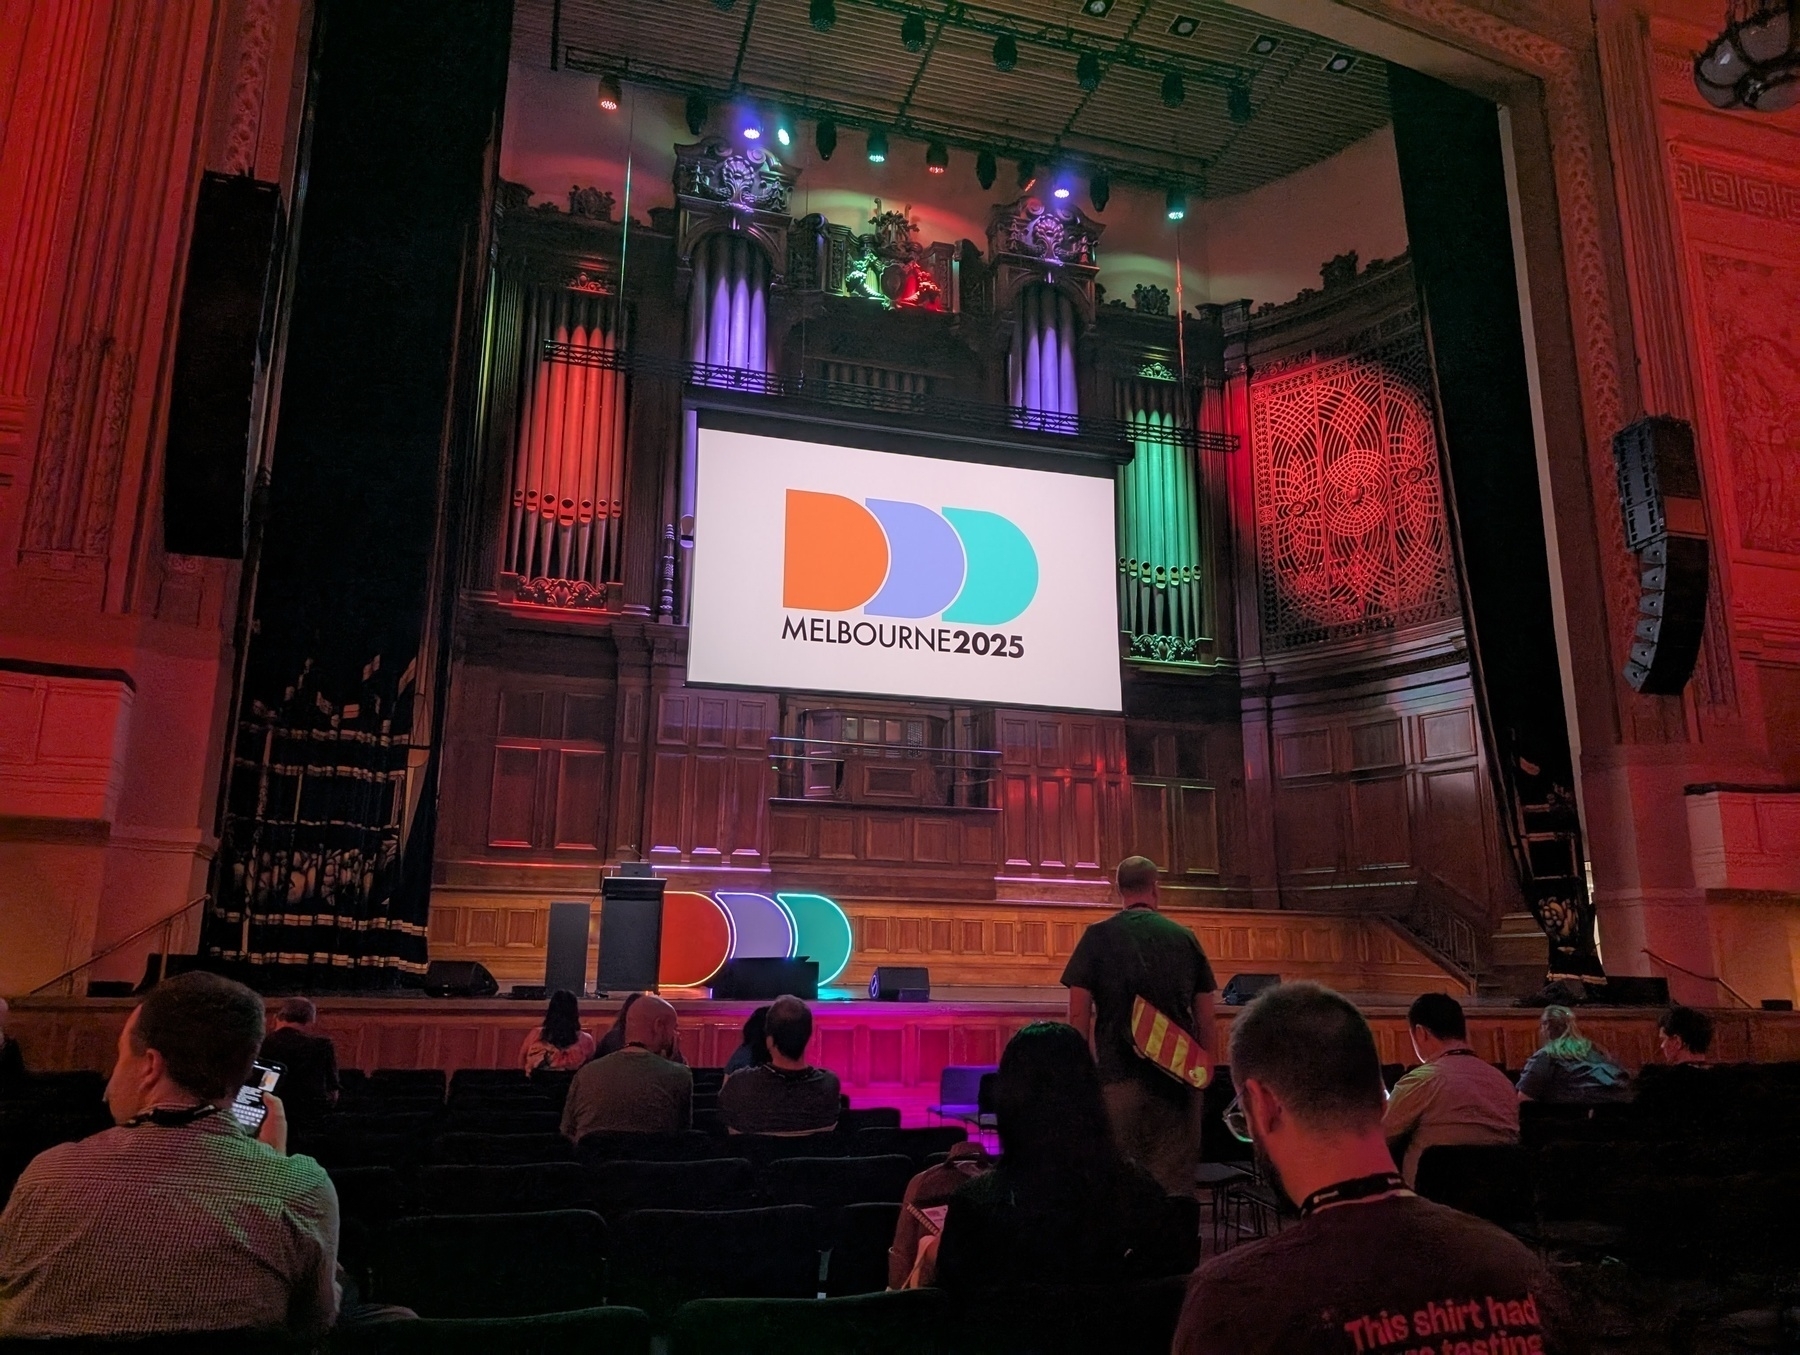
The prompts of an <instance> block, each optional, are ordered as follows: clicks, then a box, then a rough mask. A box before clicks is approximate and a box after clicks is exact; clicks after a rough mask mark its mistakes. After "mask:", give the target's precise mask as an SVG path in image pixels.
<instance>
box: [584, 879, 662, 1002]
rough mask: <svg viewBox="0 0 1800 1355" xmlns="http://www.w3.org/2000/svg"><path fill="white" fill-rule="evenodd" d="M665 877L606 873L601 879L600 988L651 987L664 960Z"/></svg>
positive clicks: (614, 990) (606, 990) (647, 989)
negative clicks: (663, 916)
mask: <svg viewBox="0 0 1800 1355" xmlns="http://www.w3.org/2000/svg"><path fill="white" fill-rule="evenodd" d="M665 883H666V882H665V881H663V880H661V879H658V878H656V877H655V876H643V875H637V874H631V875H624V874H621V875H608V876H607V877H606V878H605V879H603V880H601V881H600V977H599V979H598V980H597V981H596V983H595V985H594V986H595V988H596V989H597V990H598V991H599V992H602V993H622V992H650V991H651V990H653V989H654V988H655V987H656V977H657V970H658V969H659V968H660V967H661V964H662V915H663V888H664V886H665Z"/></svg>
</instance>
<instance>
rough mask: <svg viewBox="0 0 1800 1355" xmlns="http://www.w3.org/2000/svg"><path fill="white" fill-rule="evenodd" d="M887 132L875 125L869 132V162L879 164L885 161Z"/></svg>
mask: <svg viewBox="0 0 1800 1355" xmlns="http://www.w3.org/2000/svg"><path fill="white" fill-rule="evenodd" d="M887 153H888V144H887V133H886V132H884V131H882V130H881V128H879V127H877V128H875V129H873V130H872V131H871V132H870V133H869V163H870V164H871V165H881V164H886V163H887Z"/></svg>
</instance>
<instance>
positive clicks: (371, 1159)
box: [293, 1129, 420, 1171]
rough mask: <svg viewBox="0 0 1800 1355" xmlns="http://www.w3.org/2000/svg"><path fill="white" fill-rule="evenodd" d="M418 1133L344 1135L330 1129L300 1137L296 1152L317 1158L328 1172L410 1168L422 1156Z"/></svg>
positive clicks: (294, 1145)
mask: <svg viewBox="0 0 1800 1355" xmlns="http://www.w3.org/2000/svg"><path fill="white" fill-rule="evenodd" d="M419 1146H420V1140H419V1138H418V1136H417V1135H415V1134H343V1133H333V1132H332V1131H331V1130H329V1129H322V1130H318V1131H316V1132H314V1133H309V1134H307V1135H306V1136H305V1137H303V1138H298V1139H296V1140H295V1142H294V1144H293V1151H294V1152H296V1153H304V1154H305V1155H306V1156H308V1157H312V1158H316V1159H318V1162H319V1165H320V1166H322V1167H324V1168H325V1169H326V1170H327V1171H336V1170H338V1169H340V1168H347V1167H408V1166H410V1165H412V1163H413V1162H414V1161H416V1160H417V1159H418V1156H419Z"/></svg>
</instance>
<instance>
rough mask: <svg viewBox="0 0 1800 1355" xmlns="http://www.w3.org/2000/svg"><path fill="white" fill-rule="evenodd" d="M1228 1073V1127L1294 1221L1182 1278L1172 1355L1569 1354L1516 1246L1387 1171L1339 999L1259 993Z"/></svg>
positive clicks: (1237, 1026) (1543, 1275)
mask: <svg viewBox="0 0 1800 1355" xmlns="http://www.w3.org/2000/svg"><path fill="white" fill-rule="evenodd" d="M1231 1069H1232V1076H1233V1080H1234V1082H1235V1085H1236V1086H1237V1088H1238V1093H1239V1099H1238V1102H1237V1104H1236V1105H1234V1106H1233V1107H1232V1109H1231V1111H1230V1112H1229V1113H1228V1114H1227V1117H1226V1123H1227V1125H1229V1126H1231V1127H1232V1129H1233V1130H1234V1132H1237V1133H1239V1134H1241V1135H1242V1136H1245V1137H1247V1138H1248V1139H1249V1141H1250V1142H1251V1143H1252V1144H1253V1145H1254V1148H1255V1155H1256V1162H1257V1165H1258V1167H1259V1169H1260V1170H1261V1171H1262V1173H1263V1175H1264V1177H1265V1178H1266V1179H1267V1180H1268V1182H1269V1184H1270V1185H1271V1187H1272V1188H1273V1189H1274V1190H1275V1193H1276V1195H1277V1196H1278V1197H1285V1198H1286V1199H1287V1200H1288V1201H1289V1202H1290V1203H1292V1204H1293V1205H1294V1207H1295V1208H1296V1209H1297V1210H1298V1212H1299V1215H1300V1217H1299V1219H1298V1221H1297V1222H1295V1223H1293V1224H1291V1225H1290V1226H1288V1227H1287V1228H1285V1229H1283V1230H1282V1231H1281V1232H1279V1233H1277V1234H1275V1235H1274V1236H1272V1237H1267V1238H1262V1239H1260V1240H1258V1241H1255V1242H1247V1243H1244V1244H1243V1245H1241V1246H1238V1247H1234V1248H1233V1249H1232V1250H1230V1251H1228V1252H1225V1253H1223V1254H1221V1255H1219V1256H1215V1257H1213V1258H1212V1259H1211V1260H1209V1261H1207V1262H1206V1263H1205V1264H1203V1265H1202V1266H1201V1267H1200V1268H1199V1270H1197V1271H1195V1272H1194V1275H1193V1278H1192V1279H1191V1280H1189V1282H1188V1290H1187V1297H1186V1299H1185V1301H1184V1302H1183V1304H1182V1310H1181V1320H1180V1323H1179V1325H1178V1326H1177V1328H1176V1332H1175V1342H1174V1346H1173V1348H1172V1355H1277V1352H1279V1355H1328V1353H1329V1355H1341V1353H1342V1352H1351V1351H1354V1352H1392V1353H1394V1355H1398V1352H1401V1351H1416V1350H1420V1349H1425V1350H1432V1351H1437V1350H1446V1349H1447V1350H1451V1351H1457V1350H1464V1349H1466V1350H1470V1351H1473V1350H1477V1349H1479V1350H1482V1351H1514V1350H1517V1351H1521V1352H1526V1351H1529V1352H1534V1353H1536V1355H1545V1353H1547V1355H1559V1352H1562V1351H1564V1350H1566V1349H1567V1347H1566V1345H1565V1344H1564V1340H1563V1335H1562V1334H1563V1333H1564V1332H1566V1331H1567V1330H1568V1329H1569V1328H1568V1325H1567V1319H1566V1317H1565V1316H1564V1307H1563V1303H1562V1300H1561V1296H1560V1294H1559V1293H1558V1291H1557V1289H1556V1288H1555V1285H1554V1283H1553V1281H1552V1280H1551V1279H1550V1277H1549V1275H1548V1273H1547V1272H1546V1271H1545V1270H1544V1268H1543V1266H1542V1265H1541V1264H1540V1263H1539V1262H1538V1260H1537V1258H1536V1257H1535V1256H1533V1255H1532V1253H1531V1252H1530V1251H1529V1250H1528V1249H1527V1248H1526V1247H1525V1246H1524V1244H1522V1243H1521V1242H1519V1241H1518V1240H1517V1239H1516V1238H1514V1237H1512V1236H1511V1235H1509V1234H1508V1233H1506V1232H1504V1231H1502V1230H1501V1229H1499V1228H1496V1227H1495V1226H1494V1225H1493V1224H1491V1223H1486V1222H1484V1221H1482V1220H1481V1219H1478V1218H1475V1217H1473V1216H1471V1215H1468V1214H1463V1213H1459V1212H1457V1211H1456V1210H1454V1209H1450V1208H1447V1207H1445V1206H1443V1205H1438V1204H1433V1203H1432V1202H1431V1201H1429V1200H1424V1199H1421V1198H1420V1197H1419V1196H1417V1195H1415V1194H1414V1193H1413V1192H1412V1191H1411V1190H1410V1189H1409V1188H1408V1187H1407V1184H1406V1182H1405V1180H1404V1179H1403V1178H1402V1177H1401V1175H1400V1174H1399V1172H1397V1171H1395V1170H1394V1159H1393V1156H1392V1155H1391V1154H1390V1153H1389V1151H1388V1143H1387V1136H1386V1134H1385V1133H1384V1132H1383V1129H1382V1122H1381V1115H1382V1106H1383V1101H1384V1097H1383V1089H1382V1083H1381V1056H1380V1055H1379V1054H1378V1053H1377V1052H1376V1049H1375V1037H1374V1034H1373V1033H1372V1032H1371V1031H1370V1030H1369V1025H1368V1022H1366V1021H1365V1020H1363V1017H1362V1013H1361V1012H1359V1011H1357V1009H1356V1008H1355V1007H1354V1006H1353V1005H1352V1004H1351V1003H1350V1002H1349V1001H1347V1000H1346V999H1345V998H1343V997H1341V996H1340V995H1339V994H1337V993H1334V992H1332V991H1331V990H1330V989H1327V988H1321V987H1320V986H1319V985H1317V984H1313V983H1287V984H1281V985H1278V986H1277V987H1274V988H1271V989H1268V990H1266V991H1265V992H1263V993H1262V994H1261V995H1260V996H1259V997H1258V998H1257V999H1256V1001H1254V1002H1252V1003H1251V1004H1250V1005H1249V1006H1248V1007H1246V1008H1245V1009H1244V1011H1243V1013H1242V1014H1241V1015H1239V1016H1238V1018H1237V1019H1236V1020H1235V1021H1233V1022H1232V1026H1231Z"/></svg>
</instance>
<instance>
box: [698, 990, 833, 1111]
mask: <svg viewBox="0 0 1800 1355" xmlns="http://www.w3.org/2000/svg"><path fill="white" fill-rule="evenodd" d="M763 1026H764V1030H765V1031H766V1032H767V1033H766V1035H765V1036H764V1038H763V1047H764V1048H765V1049H767V1050H768V1053H769V1061H768V1062H767V1063H759V1064H755V1065H753V1066H751V1067H749V1068H746V1069H744V1070H743V1071H742V1072H738V1073H733V1074H732V1075H731V1076H730V1077H728V1078H726V1079H725V1085H724V1086H722V1087H720V1088H719V1113H720V1114H721V1115H723V1116H724V1117H725V1128H726V1129H728V1130H729V1131H730V1132H732V1133H733V1134H820V1133H824V1132H826V1131H827V1130H831V1129H835V1128H837V1119H838V1110H839V1109H840V1108H841V1106H842V1105H843V1102H842V1100H841V1099H840V1096H839V1092H838V1080H837V1075H836V1074H835V1073H828V1072H826V1071H825V1070H824V1069H823V1068H814V1067H813V1066H812V1065H811V1064H809V1063H808V1062H807V1061H806V1046H807V1045H808V1044H810V1043H811V1042H812V1030H813V1018H812V1012H811V1010H810V1009H809V1008H808V1007H807V1005H806V1004H805V1003H804V1002H802V1001H801V1000H800V999H799V998H797V997H778V998H776V999H775V1001H774V1002H773V1003H771V1004H770V1006H769V1015H768V1016H767V1018H766V1019H765V1020H764V1022H763Z"/></svg>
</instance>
